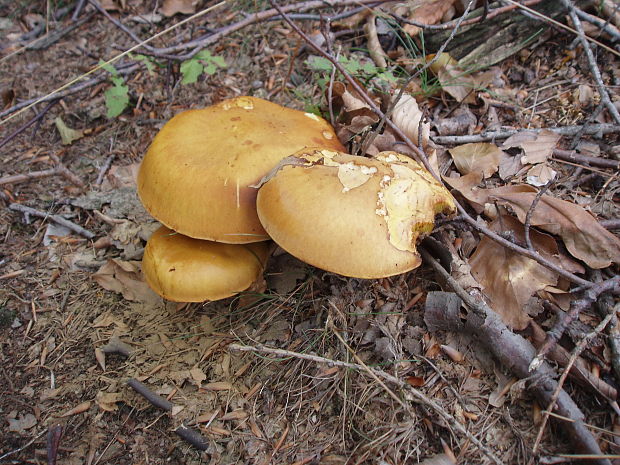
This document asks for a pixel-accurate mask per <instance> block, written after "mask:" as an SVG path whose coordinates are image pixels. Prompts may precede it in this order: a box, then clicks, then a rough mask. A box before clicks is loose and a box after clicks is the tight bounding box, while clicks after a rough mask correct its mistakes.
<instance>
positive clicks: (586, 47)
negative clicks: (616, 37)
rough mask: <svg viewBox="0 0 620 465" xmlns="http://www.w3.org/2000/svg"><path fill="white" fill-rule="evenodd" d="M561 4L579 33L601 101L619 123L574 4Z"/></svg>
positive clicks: (616, 111)
mask: <svg viewBox="0 0 620 465" xmlns="http://www.w3.org/2000/svg"><path fill="white" fill-rule="evenodd" d="M562 4H564V6H565V7H566V8H568V14H569V16H570V19H571V21H572V22H573V24H574V26H575V28H576V29H577V32H578V33H579V40H580V41H581V45H582V47H583V49H584V51H585V52H586V57H587V58H588V64H589V65H590V72H591V73H592V76H593V77H594V80H595V81H596V86H597V87H598V93H599V95H600V96H601V101H602V102H603V103H604V104H605V107H607V111H609V114H610V115H611V116H612V117H613V119H614V121H615V122H616V124H620V112H618V109H617V108H616V106H615V105H614V104H613V102H612V101H611V99H610V98H609V93H608V92H607V87H606V86H605V83H604V82H603V78H602V76H601V71H600V70H599V69H598V65H597V64H596V59H595V58H594V54H593V53H592V49H591V48H590V44H589V43H588V40H587V38H586V34H585V32H584V31H583V26H582V24H581V20H580V19H579V17H578V16H577V13H576V12H575V5H573V3H572V2H571V1H570V0H562Z"/></svg>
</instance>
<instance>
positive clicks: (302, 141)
mask: <svg viewBox="0 0 620 465" xmlns="http://www.w3.org/2000/svg"><path fill="white" fill-rule="evenodd" d="M310 146H319V147H327V148H330V149H332V150H344V147H343V146H342V144H341V143H340V141H339V140H338V138H337V137H336V134H335V132H334V130H333V128H332V127H331V126H330V125H329V124H328V123H327V122H326V121H325V120H323V119H322V118H319V117H317V116H316V115H313V114H310V113H304V112H302V111H298V110H292V109H290V108H285V107H282V106H280V105H277V104H275V103H271V102H268V101H265V100H262V99H259V98H255V97H237V98H233V99H230V100H224V101H222V102H221V103H219V104H217V105H212V106H210V107H207V108H204V109H201V110H188V111H185V112H182V113H180V114H178V115H176V116H174V117H173V118H172V119H171V120H170V121H168V122H167V123H166V124H165V125H164V127H163V128H162V129H161V130H160V131H159V133H158V134H157V135H156V136H155V138H154V140H153V142H152V143H151V146H150V147H149V149H148V151H147V153H146V155H145V156H144V159H143V161H142V164H141V165H140V171H139V173H138V196H139V197H140V200H141V201H142V203H143V205H144V207H145V208H146V210H147V211H148V212H149V213H150V214H151V215H152V216H153V217H154V218H155V219H157V220H158V221H160V222H161V223H162V224H163V225H165V226H164V227H162V228H161V229H159V230H158V231H157V232H156V233H155V234H153V236H152V237H151V239H150V240H149V241H148V242H147V245H146V248H145V252H144V258H143V261H142V269H143V273H144V275H145V277H146V280H147V282H148V284H149V285H150V286H151V287H152V288H153V290H155V291H156V292H157V293H158V294H159V295H161V296H162V297H164V298H166V299H168V300H172V301H178V302H188V301H189V302H200V301H205V300H217V299H222V298H224V297H229V296H231V295H234V294H237V293H239V292H241V291H243V290H245V289H247V288H248V287H249V286H250V285H251V284H252V282H253V281H254V280H255V279H256V278H257V277H258V276H259V275H260V274H261V273H262V271H263V269H264V266H265V262H266V259H267V255H268V245H267V243H266V242H264V241H267V240H269V236H268V235H267V233H266V232H265V230H264V228H263V227H262V225H261V223H260V221H259V219H258V215H257V213H256V194H257V192H256V189H255V188H252V187H251V186H252V185H254V184H256V183H257V182H258V181H260V179H261V178H263V177H264V176H265V175H266V174H267V173H268V172H269V171H270V170H271V169H272V168H273V166H274V165H277V164H278V162H280V160H282V159H283V158H285V157H287V156H288V155H290V154H291V153H294V152H296V151H298V150H301V149H303V148H304V147H310ZM254 243H258V244H254ZM235 272H237V273H238V278H237V279H231V278H230V276H231V275H232V274H234V273H235ZM218 274H219V276H218V277H216V275H218Z"/></svg>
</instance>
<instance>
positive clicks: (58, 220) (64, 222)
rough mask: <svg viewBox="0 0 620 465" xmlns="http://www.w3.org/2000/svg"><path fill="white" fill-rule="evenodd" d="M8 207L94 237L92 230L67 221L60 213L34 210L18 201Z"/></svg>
mask: <svg viewBox="0 0 620 465" xmlns="http://www.w3.org/2000/svg"><path fill="white" fill-rule="evenodd" d="M9 209H10V210H13V211H16V212H20V213H23V214H24V215H31V216H36V217H38V218H43V219H49V220H52V221H53V222H54V223H58V224H59V225H61V226H64V227H65V228H67V229H70V230H71V231H73V232H75V233H77V234H79V235H80V236H84V237H85V238H87V239H92V238H94V237H95V235H94V234H93V233H92V232H90V231H88V230H87V229H84V228H83V227H82V226H80V225H77V224H75V223H73V222H72V221H69V220H67V219H65V218H63V217H62V216H60V215H50V214H48V213H45V212H42V211H40V210H35V209H34V208H31V207H27V206H25V205H22V204H19V203H11V204H9Z"/></svg>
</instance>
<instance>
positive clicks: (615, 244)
mask: <svg viewBox="0 0 620 465" xmlns="http://www.w3.org/2000/svg"><path fill="white" fill-rule="evenodd" d="M522 186H523V185H522ZM507 187H512V189H507ZM515 187H517V186H506V187H500V188H496V189H490V192H489V199H490V200H496V201H497V202H498V203H500V204H501V205H505V206H509V207H511V208H512V210H513V211H514V213H515V214H516V215H517V217H518V218H519V221H521V222H522V223H525V217H526V215H527V212H528V210H529V208H530V206H531V205H532V202H533V201H534V198H535V197H536V189H534V188H533V187H529V186H526V187H527V188H528V189H526V190H525V191H524V192H515V190H514V188H515ZM479 193H480V192H479ZM531 224H532V226H537V227H539V228H540V229H543V230H544V231H547V232H550V233H551V234H555V235H558V236H560V237H561V238H562V240H563V241H564V244H565V245H566V248H567V250H568V251H569V252H570V254H571V255H572V256H573V257H575V258H578V259H579V260H582V261H584V262H585V263H586V264H587V265H588V266H590V267H591V268H596V269H598V268H605V267H607V266H609V265H611V263H612V262H614V263H620V239H618V237H616V236H615V235H614V234H612V233H611V232H609V231H608V230H607V229H605V228H603V227H602V226H601V225H600V224H599V222H598V221H597V220H596V218H594V217H593V216H592V215H591V214H590V213H589V212H587V211H586V210H585V209H584V208H583V207H582V206H580V205H577V204H574V203H571V202H567V201H565V200H560V199H556V198H554V197H551V196H549V195H543V196H542V197H541V198H540V200H539V202H538V204H537V205H536V208H535V210H534V213H533V214H532V218H531Z"/></svg>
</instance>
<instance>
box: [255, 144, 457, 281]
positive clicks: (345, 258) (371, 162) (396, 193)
mask: <svg viewBox="0 0 620 465" xmlns="http://www.w3.org/2000/svg"><path fill="white" fill-rule="evenodd" d="M257 209H258V216H259V218H260V221H261V223H262V224H263V226H264V228H265V230H266V231H267V233H268V234H269V235H270V236H271V237H272V238H273V240H274V241H275V242H276V243H277V244H278V245H280V246H281V247H282V248H283V249H284V250H286V251H287V252H289V253H290V254H292V255H294V256H295V257H297V258H299V259H300V260H302V261H305V262H306V263H309V264H311V265H314V266H316V267H318V268H322V269H324V270H327V271H331V272H334V273H338V274H341V275H345V276H350V277H356V278H381V277H387V276H392V275H395V274H399V273H403V272H405V271H409V270H412V269H414V268H416V267H417V266H419V265H420V263H421V259H420V256H419V254H418V252H417V250H416V243H417V241H418V240H419V239H421V238H422V237H424V236H425V235H427V234H429V233H430V232H431V231H432V229H433V227H434V218H435V215H436V214H438V213H441V212H443V213H452V212H454V211H455V205H454V199H453V198H452V196H451V195H450V193H449V192H448V191H447V190H446V189H445V188H444V187H443V186H442V185H441V184H440V183H439V182H437V181H436V180H435V179H434V178H433V177H432V176H431V174H430V173H428V172H427V171H426V170H424V169H423V168H422V167H421V166H420V165H419V164H418V163H416V162H415V161H413V160H411V159H410V158H408V157H406V156H404V155H401V154H398V153H396V152H381V153H379V154H377V155H376V156H375V158H365V157H357V156H353V155H349V154H345V153H341V152H335V151H331V150H326V149H306V150H302V151H300V152H298V153H296V154H295V155H294V156H292V157H288V158H286V159H284V160H283V161H282V162H281V163H280V164H279V165H278V167H277V168H276V169H274V170H273V172H272V173H270V175H269V176H267V177H266V178H265V179H264V180H263V181H262V183H261V187H260V189H259V192H258V198H257Z"/></svg>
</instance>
